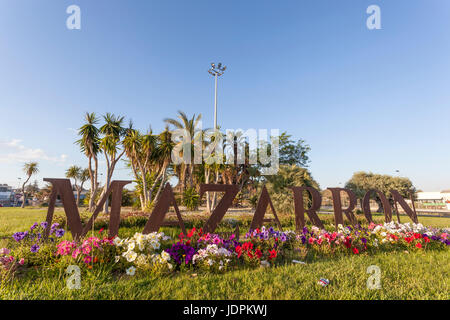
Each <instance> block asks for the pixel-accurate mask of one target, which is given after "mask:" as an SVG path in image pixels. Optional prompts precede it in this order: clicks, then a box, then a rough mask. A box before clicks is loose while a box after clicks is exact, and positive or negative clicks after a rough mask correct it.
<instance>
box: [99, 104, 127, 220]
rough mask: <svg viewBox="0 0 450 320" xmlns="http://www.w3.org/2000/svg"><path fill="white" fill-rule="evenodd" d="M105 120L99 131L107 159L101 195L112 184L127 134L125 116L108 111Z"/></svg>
mask: <svg viewBox="0 0 450 320" xmlns="http://www.w3.org/2000/svg"><path fill="white" fill-rule="evenodd" d="M103 120H104V121H105V123H104V125H103V126H101V127H100V129H99V131H100V134H101V135H102V137H101V139H100V149H101V150H102V151H103V155H104V156H105V160H106V183H105V186H104V187H103V191H102V195H101V196H103V195H104V194H105V193H106V191H107V190H108V188H109V186H110V185H111V181H112V176H113V174H114V169H115V168H116V164H117V162H118V161H119V160H120V158H122V156H123V155H124V153H125V150H122V149H121V145H122V141H121V139H122V138H123V137H124V136H125V134H126V129H125V128H124V127H123V121H124V117H118V116H116V115H114V114H112V113H109V112H108V113H106V115H104V116H103ZM108 210H109V199H106V202H105V207H104V212H105V213H108Z"/></svg>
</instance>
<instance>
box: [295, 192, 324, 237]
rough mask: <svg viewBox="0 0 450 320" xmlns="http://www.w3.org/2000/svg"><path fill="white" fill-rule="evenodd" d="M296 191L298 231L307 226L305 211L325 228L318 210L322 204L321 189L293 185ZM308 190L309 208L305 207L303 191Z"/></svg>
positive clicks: (311, 218)
mask: <svg viewBox="0 0 450 320" xmlns="http://www.w3.org/2000/svg"><path fill="white" fill-rule="evenodd" d="M291 189H292V191H293V192H294V204H295V227H296V230H297V232H301V231H302V229H303V228H304V227H305V212H306V213H307V214H308V217H309V220H311V222H312V223H313V225H315V226H316V227H319V228H321V229H324V226H323V223H322V221H321V220H320V218H319V216H318V215H317V212H316V211H317V210H319V209H320V205H321V204H322V196H321V195H320V193H319V191H317V190H316V189H314V188H312V187H292V188H291ZM304 191H307V192H308V198H309V199H310V202H311V206H310V207H309V209H305V204H304V199H303V192H304Z"/></svg>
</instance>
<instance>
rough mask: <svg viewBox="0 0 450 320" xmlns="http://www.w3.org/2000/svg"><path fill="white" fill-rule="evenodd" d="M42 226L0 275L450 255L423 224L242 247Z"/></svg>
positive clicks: (205, 236) (215, 238) (441, 236)
mask: <svg viewBox="0 0 450 320" xmlns="http://www.w3.org/2000/svg"><path fill="white" fill-rule="evenodd" d="M46 228H47V225H46V224H45V223H41V224H37V223H35V224H34V225H33V226H32V227H31V228H30V229H29V230H28V231H25V232H17V233H15V234H14V235H13V239H14V242H13V245H12V246H11V248H3V249H0V270H1V272H2V274H5V272H7V273H8V274H13V273H14V272H15V271H16V270H23V271H26V270H27V269H28V268H30V267H33V266H34V267H36V266H43V265H45V266H47V267H49V268H61V267H67V266H68V265H74V264H75V265H78V266H80V267H82V268H84V269H93V268H97V267H101V268H106V269H107V270H110V271H111V272H116V273H118V274H121V275H127V276H133V275H135V274H136V273H142V274H146V273H147V274H149V273H151V274H169V273H173V272H183V271H186V270H191V271H195V272H212V273H223V272H226V271H229V270H233V269H237V268H256V267H259V266H261V267H270V266H273V265H277V264H285V263H292V262H296V263H299V262H301V261H298V260H296V259H303V260H305V259H306V260H314V258H316V257H318V256H325V257H332V256H335V255H361V254H362V255H368V254H375V253H377V252H380V251H407V252H410V251H426V250H430V249H437V250H439V249H443V250H447V249H448V246H449V244H450V240H449V239H448V231H447V230H440V229H433V228H426V227H424V226H423V225H421V224H409V223H405V224H398V223H394V222H391V223H385V224H383V225H376V224H373V223H372V224H370V225H369V226H367V227H362V226H356V227H350V226H347V227H344V226H342V225H339V226H338V228H337V230H335V231H327V230H321V229H319V228H317V227H311V228H307V227H305V228H304V229H303V231H302V232H301V233H299V234H297V233H295V232H293V231H286V232H280V231H277V230H274V229H273V228H265V227H262V228H261V229H256V230H253V231H251V232H248V233H247V234H246V235H245V236H244V237H243V238H242V239H239V240H238V239H236V238H235V237H234V235H231V236H230V237H228V238H225V239H224V238H222V237H220V236H219V235H217V234H209V233H203V231H202V229H196V228H193V229H191V230H190V231H189V232H188V234H186V235H184V234H182V233H181V234H180V235H179V237H178V239H171V238H170V237H168V236H166V235H165V234H164V233H162V232H160V233H156V232H154V233H150V234H142V233H135V234H134V236H132V237H130V238H124V239H121V238H119V237H115V238H107V237H102V236H101V234H102V232H103V230H100V232H99V235H98V237H97V236H91V237H88V238H85V239H82V240H80V241H73V240H72V241H70V240H61V239H59V242H58V241H57V240H58V238H61V237H62V236H63V235H64V230H63V229H61V228H58V225H57V224H55V225H53V226H52V227H51V229H50V235H49V237H47V238H46V237H44V236H43V234H44V231H45V230H46Z"/></svg>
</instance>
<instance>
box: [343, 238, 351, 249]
mask: <svg viewBox="0 0 450 320" xmlns="http://www.w3.org/2000/svg"><path fill="white" fill-rule="evenodd" d="M344 245H345V247H347V248H348V249H350V248H351V247H352V244H351V243H350V241H349V240H348V239H345V240H344Z"/></svg>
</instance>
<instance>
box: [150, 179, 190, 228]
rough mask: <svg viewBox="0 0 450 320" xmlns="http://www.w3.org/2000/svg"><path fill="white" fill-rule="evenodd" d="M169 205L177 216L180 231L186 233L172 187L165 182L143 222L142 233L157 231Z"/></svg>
mask: <svg viewBox="0 0 450 320" xmlns="http://www.w3.org/2000/svg"><path fill="white" fill-rule="evenodd" d="M170 205H173V207H174V209H175V212H176V214H177V218H178V225H179V226H180V228H181V231H182V232H183V234H187V233H186V228H185V226H184V222H183V219H182V218H181V214H180V210H178V206H177V202H176V201H175V196H174V195H173V191H172V187H171V186H170V184H169V183H166V185H165V187H164V190H163V192H162V193H161V197H160V198H159V200H158V202H157V203H156V205H155V208H154V209H153V211H152V214H151V216H150V218H149V219H148V221H147V223H146V224H145V227H144V231H143V233H144V234H148V233H151V232H158V230H159V228H160V227H161V225H162V223H163V221H164V217H165V216H166V213H167V211H168V210H169V207H170Z"/></svg>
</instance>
